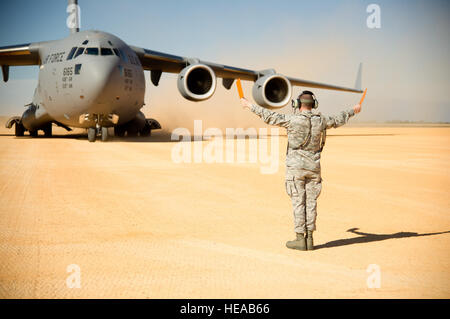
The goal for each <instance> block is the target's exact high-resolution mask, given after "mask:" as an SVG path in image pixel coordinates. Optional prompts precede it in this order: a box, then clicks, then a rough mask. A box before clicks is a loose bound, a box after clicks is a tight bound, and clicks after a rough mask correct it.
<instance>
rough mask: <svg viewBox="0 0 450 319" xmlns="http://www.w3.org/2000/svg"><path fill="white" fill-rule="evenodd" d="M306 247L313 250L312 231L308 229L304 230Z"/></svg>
mask: <svg viewBox="0 0 450 319" xmlns="http://www.w3.org/2000/svg"><path fill="white" fill-rule="evenodd" d="M306 249H307V250H314V241H313V231H312V230H308V231H307V232H306Z"/></svg>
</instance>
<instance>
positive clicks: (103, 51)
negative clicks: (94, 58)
mask: <svg viewBox="0 0 450 319" xmlns="http://www.w3.org/2000/svg"><path fill="white" fill-rule="evenodd" d="M100 53H101V55H114V53H113V51H112V50H111V49H110V48H101V49H100Z"/></svg>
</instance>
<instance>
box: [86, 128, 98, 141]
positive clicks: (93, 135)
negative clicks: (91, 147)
mask: <svg viewBox="0 0 450 319" xmlns="http://www.w3.org/2000/svg"><path fill="white" fill-rule="evenodd" d="M96 138H97V130H96V129H95V127H90V128H89V129H88V140H89V142H91V143H92V142H95V139H96Z"/></svg>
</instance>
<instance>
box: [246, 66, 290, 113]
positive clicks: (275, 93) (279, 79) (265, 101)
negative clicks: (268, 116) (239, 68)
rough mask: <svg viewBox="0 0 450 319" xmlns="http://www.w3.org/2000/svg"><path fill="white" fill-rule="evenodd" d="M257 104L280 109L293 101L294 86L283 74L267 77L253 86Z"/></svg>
mask: <svg viewBox="0 0 450 319" xmlns="http://www.w3.org/2000/svg"><path fill="white" fill-rule="evenodd" d="M252 93H253V98H254V99H255V102H256V103H258V104H259V105H261V106H264V107H266V108H274V109H276V108H280V107H283V106H285V105H286V104H288V103H289V102H290V101H291V96H292V85H291V82H289V80H288V79H287V78H286V77H285V76H283V75H281V74H272V75H265V76H263V77H261V78H259V79H258V80H257V81H256V82H255V85H254V86H253V92H252Z"/></svg>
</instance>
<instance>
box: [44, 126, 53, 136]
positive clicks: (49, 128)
mask: <svg viewBox="0 0 450 319" xmlns="http://www.w3.org/2000/svg"><path fill="white" fill-rule="evenodd" d="M44 136H45V137H51V136H52V123H50V124H48V125H47V126H46V127H45V128H44Z"/></svg>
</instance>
